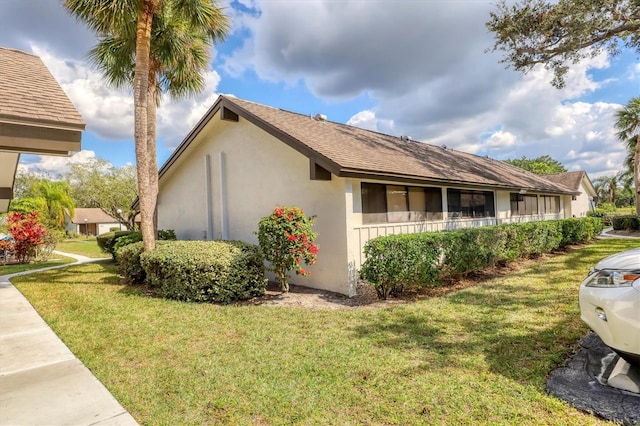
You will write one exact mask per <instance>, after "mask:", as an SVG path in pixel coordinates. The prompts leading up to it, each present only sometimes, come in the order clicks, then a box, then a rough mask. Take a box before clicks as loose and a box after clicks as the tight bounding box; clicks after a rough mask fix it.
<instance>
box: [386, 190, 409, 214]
mask: <svg viewBox="0 0 640 426" xmlns="http://www.w3.org/2000/svg"><path fill="white" fill-rule="evenodd" d="M408 202H409V196H408V191H407V187H406V186H396V185H387V220H388V221H389V222H409V205H408Z"/></svg>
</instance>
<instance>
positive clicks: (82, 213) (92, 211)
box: [71, 207, 118, 224]
mask: <svg viewBox="0 0 640 426" xmlns="http://www.w3.org/2000/svg"><path fill="white" fill-rule="evenodd" d="M71 223H76V224H78V223H118V219H116V218H114V217H112V216H111V215H109V214H107V213H105V212H104V211H103V210H102V209H99V208H84V207H78V208H76V209H75V210H74V212H73V219H72V220H71Z"/></svg>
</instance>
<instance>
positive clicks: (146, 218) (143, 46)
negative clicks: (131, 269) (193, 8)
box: [133, 0, 159, 251]
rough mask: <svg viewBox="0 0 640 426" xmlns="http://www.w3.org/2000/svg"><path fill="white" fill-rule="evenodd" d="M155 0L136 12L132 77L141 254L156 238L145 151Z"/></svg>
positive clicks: (152, 199) (145, 1) (147, 249)
mask: <svg viewBox="0 0 640 426" xmlns="http://www.w3.org/2000/svg"><path fill="white" fill-rule="evenodd" d="M158 1H159V0H144V2H143V4H142V7H141V8H140V11H139V13H138V21H137V27H136V66H135V73H134V77H133V96H134V105H135V110H134V113H135V144H136V163H137V172H138V195H139V200H140V220H141V224H140V230H141V231H142V240H143V247H144V251H149V250H153V249H154V248H155V246H156V236H155V232H154V230H153V214H154V211H155V204H156V203H155V199H156V197H154V193H153V189H152V188H151V186H150V177H149V175H150V170H151V169H150V154H149V150H148V141H147V131H148V118H147V117H148V116H147V114H148V111H147V108H148V103H149V102H148V101H149V98H148V95H149V93H148V92H149V56H150V51H151V24H152V22H153V12H154V10H155V8H156V7H157V5H158Z"/></svg>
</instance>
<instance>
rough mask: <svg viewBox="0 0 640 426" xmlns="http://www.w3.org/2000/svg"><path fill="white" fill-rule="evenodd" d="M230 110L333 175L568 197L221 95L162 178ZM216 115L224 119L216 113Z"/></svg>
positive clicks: (492, 170) (403, 143) (489, 164)
mask: <svg viewBox="0 0 640 426" xmlns="http://www.w3.org/2000/svg"><path fill="white" fill-rule="evenodd" d="M225 109H228V110H230V111H231V112H232V113H233V114H228V115H232V116H233V115H237V116H238V117H242V118H243V119H246V120H247V121H249V122H251V123H253V124H254V125H256V126H258V127H260V128H262V129H263V130H265V131H266V132H268V133H270V134H271V135H273V136H274V137H276V138H278V139H279V140H281V141H282V142H284V143H286V144H288V145H289V146H291V147H292V148H294V149H296V150H297V151H299V152H300V153H301V154H303V155H304V156H306V157H308V158H309V159H310V160H311V161H312V162H313V163H316V164H319V165H320V166H321V167H323V168H324V169H326V170H328V171H330V172H331V173H333V174H334V175H336V176H341V177H359V178H370V179H381V180H390V181H415V182H425V183H447V184H457V185H461V186H470V185H473V186H491V187H498V188H503V189H518V190H522V189H524V190H530V191H539V192H549V193H566V194H569V193H573V192H574V191H572V190H570V189H568V188H566V187H564V186H563V185H561V184H557V183H554V182H552V181H550V180H547V179H544V178H543V177H541V176H538V175H535V174H533V173H530V172H527V171H525V170H523V169H520V168H518V167H515V166H512V165H510V164H507V163H504V162H502V161H497V160H493V159H491V158H488V157H480V156H477V155H473V154H468V153H464V152H461V151H456V150H452V149H448V148H443V147H438V146H434V145H430V144H427V143H423V142H417V141H412V140H407V139H405V138H398V137H395V136H391V135H386V134H382V133H378V132H373V131H370V130H365V129H360V128H358V127H353V126H349V125H345V124H340V123H335V122H331V121H326V120H322V119H320V120H319V119H315V118H312V117H310V116H307V115H303V114H298V113H294V112H290V111H285V110H282V109H278V108H273V107H269V106H266V105H261V104H257V103H253V102H249V101H245V100H241V99H237V98H229V97H226V96H220V97H219V98H218V100H217V101H216V103H215V104H214V105H213V106H212V107H211V109H210V110H209V111H208V112H207V114H205V116H204V117H203V118H202V120H200V122H199V123H198V124H197V125H196V127H195V128H194V129H193V130H192V131H191V132H190V133H189V135H187V137H186V138H185V139H184V140H183V142H182V143H181V144H180V146H179V147H178V148H177V149H176V151H175V152H174V153H173V154H172V155H171V157H170V158H169V160H167V162H166V163H165V164H164V165H163V166H162V168H161V169H160V176H162V175H163V174H164V173H165V172H166V171H167V170H168V169H169V168H170V167H171V165H172V164H173V163H174V162H175V161H176V160H177V158H178V157H179V156H180V154H182V152H184V150H186V148H187V147H188V146H189V144H190V143H191V142H192V141H193V140H194V139H195V137H196V136H197V134H198V133H199V132H200V131H201V130H202V128H203V127H204V126H206V124H207V123H208V122H209V120H211V118H212V117H213V116H215V115H216V113H218V112H219V111H222V112H224V110H225ZM221 115H223V114H222V113H221Z"/></svg>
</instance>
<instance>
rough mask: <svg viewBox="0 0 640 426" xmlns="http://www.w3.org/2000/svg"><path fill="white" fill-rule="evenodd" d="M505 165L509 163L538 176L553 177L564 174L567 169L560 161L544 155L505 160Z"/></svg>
mask: <svg viewBox="0 0 640 426" xmlns="http://www.w3.org/2000/svg"><path fill="white" fill-rule="evenodd" d="M504 162H505V163H509V164H511V165H513V166H516V167H520V168H521V169H525V170H528V171H530V172H531V173H535V174H537V175H552V174H555V173H564V172H566V171H567V169H566V168H565V167H564V166H563V165H562V163H560V162H559V161H558V160H554V159H553V158H551V157H550V156H548V155H542V156H540V157H537V158H527V157H525V156H522V158H514V159H509V160H504Z"/></svg>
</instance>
